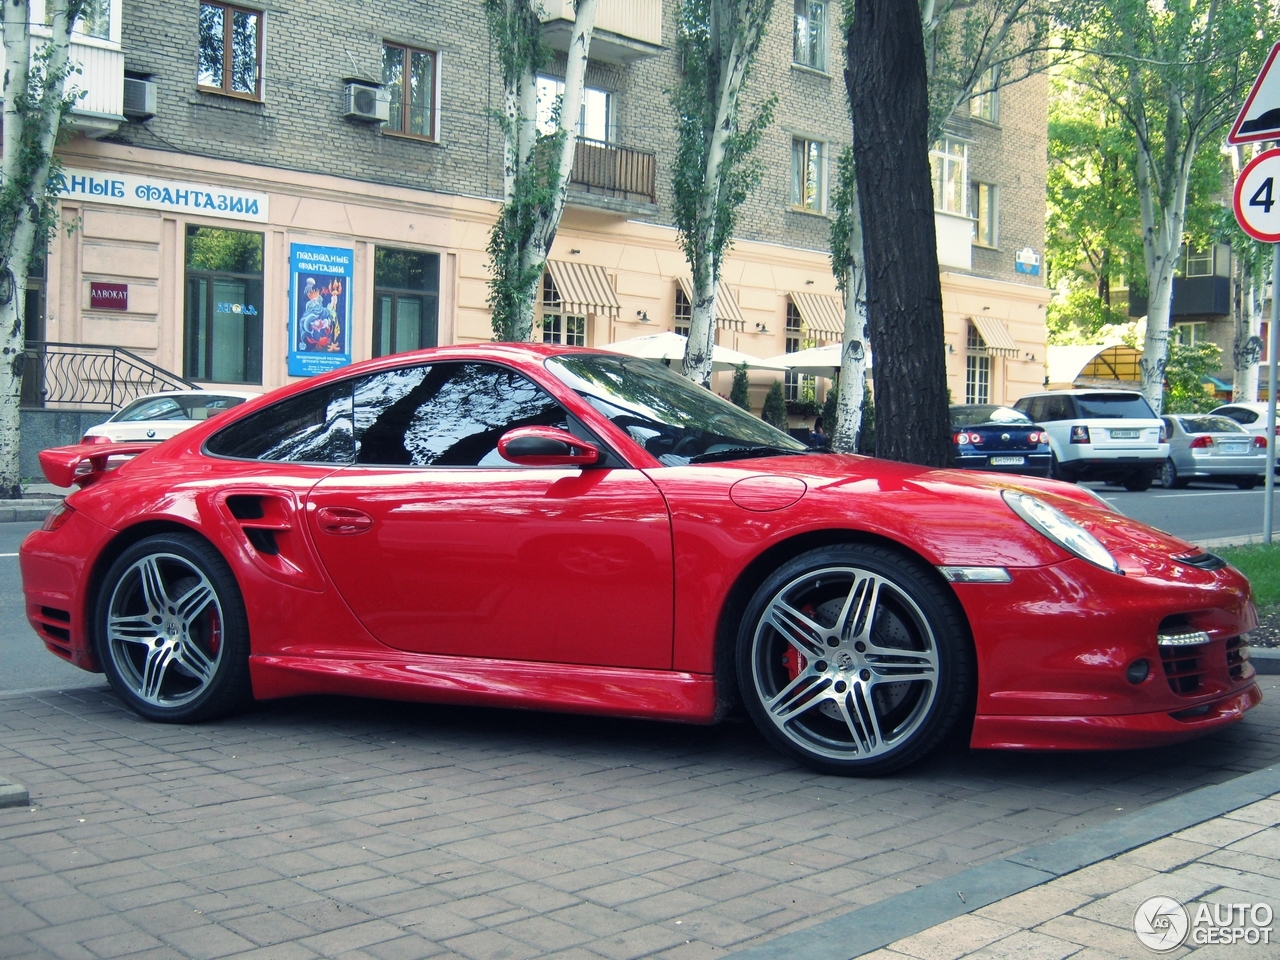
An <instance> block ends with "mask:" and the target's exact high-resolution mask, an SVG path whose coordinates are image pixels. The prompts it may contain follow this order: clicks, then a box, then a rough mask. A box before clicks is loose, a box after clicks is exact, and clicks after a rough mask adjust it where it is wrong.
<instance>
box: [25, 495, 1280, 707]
mask: <svg viewBox="0 0 1280 960" xmlns="http://www.w3.org/2000/svg"><path fill="white" fill-rule="evenodd" d="M1089 486H1090V488H1091V489H1093V490H1094V491H1096V492H1097V493H1099V494H1101V496H1102V497H1103V498H1104V499H1106V500H1108V501H1109V502H1111V503H1112V504H1114V505H1115V506H1116V507H1117V508H1118V509H1119V510H1120V511H1121V512H1122V513H1124V514H1125V515H1127V516H1130V517H1133V518H1134V519H1136V520H1141V521H1142V522H1143V523H1149V524H1151V525H1152V526H1155V527H1159V528H1160V529H1162V530H1167V531H1169V532H1170V533H1173V534H1176V535H1177V536H1180V537H1183V538H1185V539H1188V540H1191V541H1193V542H1194V541H1197V540H1205V539H1212V538H1216V537H1231V536H1240V535H1242V534H1249V533H1257V532H1259V531H1260V530H1261V529H1262V497H1263V492H1262V490H1261V489H1257V490H1237V489H1235V488H1234V487H1227V486H1223V485H1216V484H1207V483H1206V484H1192V486H1190V487H1188V488H1187V489H1185V490H1164V489H1161V488H1160V487H1152V488H1151V489H1150V490H1147V491H1145V492H1143V493H1129V492H1128V491H1126V490H1122V489H1120V488H1118V487H1107V486H1103V485H1102V484H1090V485H1089ZM1276 500H1277V503H1276V512H1277V515H1278V516H1280V494H1277V495H1276ZM38 526H39V524H36V523H0V693H13V692H16V691H22V690H53V689H58V690H62V689H71V688H75V687H95V686H102V685H103V684H104V683H105V682H106V681H105V680H104V679H103V677H102V675H101V674H93V673H85V672H84V671H83V670H80V669H79V668H77V667H73V666H71V665H70V664H68V663H64V662H63V661H62V660H59V659H58V658H57V657H55V656H54V655H53V654H51V653H49V652H48V651H46V650H45V648H44V645H43V644H42V643H40V641H39V640H38V639H37V637H36V635H35V633H34V631H32V629H31V627H30V626H29V625H28V624H27V621H26V615H25V613H24V612H23V604H22V582H21V577H20V576H19V573H18V558H17V551H18V545H19V544H20V543H22V540H23V538H24V537H25V536H26V535H27V534H28V533H30V532H31V531H32V530H35V529H36V528H37V527H38Z"/></svg>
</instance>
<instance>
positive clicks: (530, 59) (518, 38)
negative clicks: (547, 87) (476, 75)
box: [484, 0, 598, 341]
mask: <svg viewBox="0 0 1280 960" xmlns="http://www.w3.org/2000/svg"><path fill="white" fill-rule="evenodd" d="M597 5H598V0H574V22H573V31H572V34H571V36H570V39H569V52H568V56H567V60H566V62H565V80H564V94H563V96H562V97H561V98H560V102H559V104H558V106H557V109H556V110H555V111H553V116H554V117H555V118H556V129H555V131H554V132H553V133H550V134H544V133H540V132H539V130H538V70H539V69H540V68H541V67H542V66H543V64H544V63H546V61H547V59H548V57H549V51H548V50H547V48H546V46H545V45H544V44H543V42H542V19H541V16H540V14H541V13H542V4H541V3H540V2H539V0H484V8H485V14H486V17H487V19H488V23H489V37H490V40H491V42H492V44H493V48H494V51H495V53H496V55H497V58H498V63H499V67H500V69H501V72H502V87H503V109H502V117H501V125H502V134H503V158H502V160H503V162H502V176H503V179H502V210H501V212H500V213H499V214H498V221H497V223H495V224H494V226H493V230H492V231H491V233H490V235H489V248H488V252H489V268H490V270H491V272H492V275H493V276H492V279H491V280H490V281H489V306H490V308H491V310H492V314H493V332H494V338H495V339H497V340H515V341H527V340H532V339H533V330H534V312H535V308H536V306H537V303H538V295H539V288H540V285H541V281H542V272H543V270H544V269H545V267H546V263H547V255H548V254H549V253H550V252H551V244H552V242H553V241H554V240H555V238H556V230H557V229H558V228H559V226H560V217H561V214H563V212H564V204H565V198H566V197H567V196H568V192H569V178H570V176H571V174H572V173H573V157H574V152H575V150H576V148H577V145H578V117H579V115H580V114H581V111H582V98H583V93H584V90H585V87H586V80H587V58H588V56H589V53H590V50H591V34H592V31H593V30H594V28H595V20H596V7H597Z"/></svg>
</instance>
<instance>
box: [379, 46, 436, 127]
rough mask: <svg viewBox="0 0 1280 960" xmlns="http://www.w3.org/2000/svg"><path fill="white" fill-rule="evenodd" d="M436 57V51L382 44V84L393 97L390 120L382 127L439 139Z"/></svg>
mask: <svg viewBox="0 0 1280 960" xmlns="http://www.w3.org/2000/svg"><path fill="white" fill-rule="evenodd" d="M436 60H437V55H436V53H435V51H433V50H415V49H414V48H413V47H402V46H400V45H399V44H396V43H384V44H383V45H382V84H383V86H384V87H385V88H386V91H387V93H388V94H389V95H390V97H391V119H390V120H388V121H387V122H386V123H385V124H383V127H382V129H384V130H388V131H391V132H393V133H398V134H402V135H403V136H406V137H420V138H422V139H424V140H434V139H436V96H437V91H436Z"/></svg>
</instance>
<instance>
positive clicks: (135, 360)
mask: <svg viewBox="0 0 1280 960" xmlns="http://www.w3.org/2000/svg"><path fill="white" fill-rule="evenodd" d="M22 357H23V360H22V364H23V366H22V401H21V402H22V406H24V407H51V406H57V407H66V408H69V409H81V410H119V409H120V408H121V407H123V406H124V405H125V404H126V403H130V402H131V401H133V400H136V399H138V397H143V396H146V395H147V394H149V393H156V392H158V391H160V390H198V389H200V388H199V387H197V386H196V384H194V383H192V382H191V381H190V380H186V379H183V378H182V377H180V376H178V375H177V374H176V373H170V372H169V371H168V370H165V369H164V368H163V367H158V366H156V365H155V364H154V363H152V362H151V361H150V360H144V359H143V358H142V357H140V356H138V355H137V354H136V353H130V352H129V351H128V350H125V349H123V348H121V347H109V346H105V345H102V344H95V343H48V342H35V343H31V342H29V343H28V344H27V348H26V350H25V351H23V353H22Z"/></svg>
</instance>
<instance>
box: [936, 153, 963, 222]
mask: <svg viewBox="0 0 1280 960" xmlns="http://www.w3.org/2000/svg"><path fill="white" fill-rule="evenodd" d="M929 165H930V166H931V167H932V168H933V209H935V210H941V211H943V212H944V213H954V214H957V215H958V216H961V217H963V216H966V215H967V211H966V210H965V198H966V194H967V193H968V192H969V187H968V184H969V148H968V147H967V146H966V145H965V144H964V143H962V142H961V141H959V140H952V139H951V138H950V137H947V138H946V139H944V140H943V141H942V143H941V144H939V145H938V146H937V147H935V148H934V149H932V150H930V151H929Z"/></svg>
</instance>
